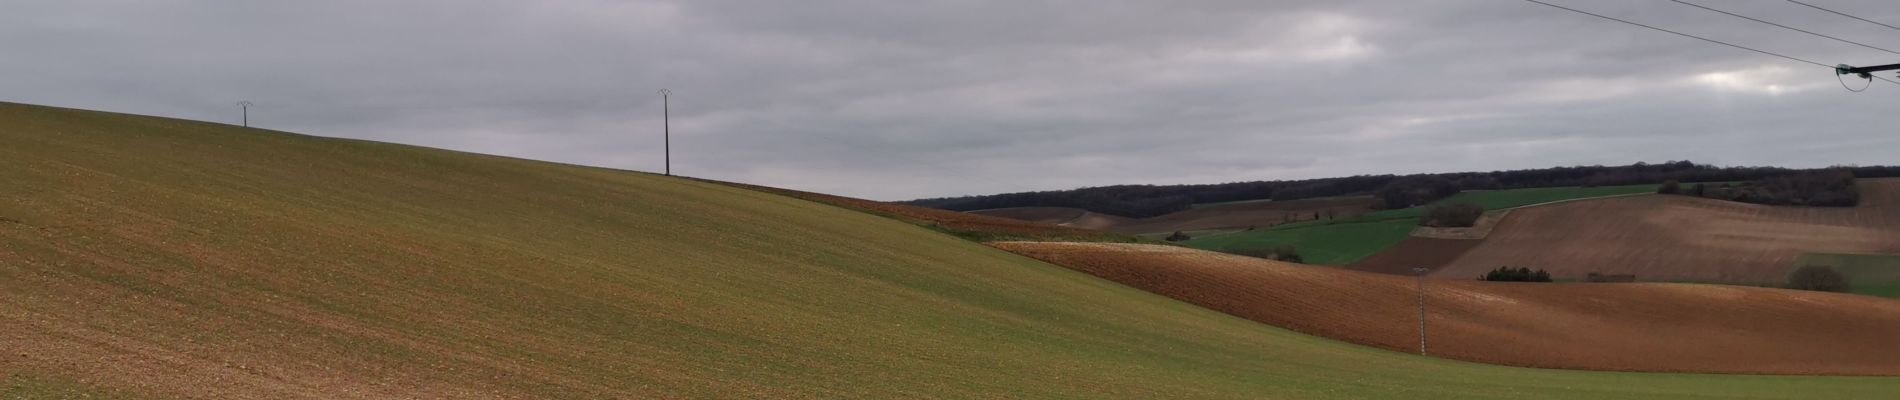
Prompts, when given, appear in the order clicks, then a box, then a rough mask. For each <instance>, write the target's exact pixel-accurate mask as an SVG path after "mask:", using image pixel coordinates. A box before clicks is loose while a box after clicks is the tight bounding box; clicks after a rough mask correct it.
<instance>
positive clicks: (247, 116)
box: [238, 100, 251, 128]
mask: <svg viewBox="0 0 1900 400" xmlns="http://www.w3.org/2000/svg"><path fill="white" fill-rule="evenodd" d="M238 110H239V111H241V112H243V113H244V119H243V120H242V121H243V124H244V127H246V128H249V127H251V101H250V100H245V101H240V102H238Z"/></svg>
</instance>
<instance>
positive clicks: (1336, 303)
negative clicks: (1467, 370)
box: [993, 242, 1900, 375]
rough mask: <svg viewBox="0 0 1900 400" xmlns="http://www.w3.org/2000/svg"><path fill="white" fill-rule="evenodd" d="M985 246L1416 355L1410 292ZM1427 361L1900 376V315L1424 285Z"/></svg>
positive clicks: (1727, 299)
mask: <svg viewBox="0 0 1900 400" xmlns="http://www.w3.org/2000/svg"><path fill="white" fill-rule="evenodd" d="M993 245H995V246H997V247H1000V248H1003V249H1007V250H1011V251H1014V252H1017V253H1020V254H1024V255H1028V256H1030V257H1034V258H1037V259H1041V260H1044V261H1049V262H1051V263H1054V264H1058V265H1063V266H1067V267H1070V268H1073V269H1076V270H1078V271H1083V272H1087V273H1089V274H1091V275H1096V276H1100V277H1103V278H1105V279H1109V280H1112V281H1116V282H1122V283H1124V284H1127V285H1129V286H1134V287H1138V288H1142V289H1146V290H1149V291H1152V292H1155V293H1158V294H1162V295H1166V296H1168V297H1172V298H1176V299H1180V300H1182V301H1186V302H1189V303H1194V304H1198V305H1201V306H1204V307H1208V308H1212V309H1215V310H1220V311H1223V312H1226V313H1229V314H1233V315H1235V316H1239V317H1243V318H1247V319H1251V320H1255V321H1260V322H1263V323H1267V324H1272V325H1275V326H1281V327H1286V328H1288V329H1293V330H1296V331H1300V332H1306V333H1311V334H1314V335H1319V336H1325V337H1330V338H1335V339H1340V340H1345V341H1350V342H1355V343H1363V344H1367V345H1371V346H1377V347H1382V348H1387V349H1391V350H1395V351H1417V350H1418V345H1419V338H1418V319H1417V314H1416V313H1415V312H1416V311H1414V310H1415V308H1414V304H1415V303H1414V302H1415V301H1416V298H1415V296H1416V293H1417V286H1416V285H1417V281H1416V280H1415V279H1413V278H1409V277H1402V276H1394V275H1387V274H1378V273H1368V272H1359V271H1348V270H1342V269H1338V268H1330V267H1319V266H1309V265H1300V264H1291V263H1282V262H1276V261H1269V260H1263V259H1257V258H1251V257H1242V256H1236V255H1229V254H1221V253H1214V252H1209V251H1203V250H1194V249H1185V248H1180V247H1171V246H1155V245H1143V244H1108V243H1047V242H1001V243H994V244H993ZM1427 285H1428V290H1426V298H1425V303H1426V304H1427V305H1428V307H1427V308H1428V309H1429V310H1430V315H1431V317H1430V318H1429V325H1430V332H1431V335H1430V337H1429V346H1428V347H1429V349H1430V353H1431V354H1433V355H1436V356H1440V357H1448V358H1454V359H1460V360H1469V361H1479V362H1487V363H1497V364H1507V365H1521V366H1530V367H1544V368H1573V369H1595V370H1632V371H1687V372H1717V373H1777V374H1854V375H1900V348H1896V347H1894V346H1892V343H1893V340H1894V339H1893V338H1895V337H1900V301H1896V300H1887V299H1879V298H1873V297H1865V296H1856V295H1847V294H1836V293H1822V292H1804V291H1796V290H1783V289H1767V288H1752V287H1734V286H1722V285H1690V284H1667V283H1624V284H1612V283H1596V284H1589V283H1575V284H1556V283H1508V282H1480V281H1473V280H1466V279H1456V280H1441V279H1431V280H1430V282H1428V283H1427Z"/></svg>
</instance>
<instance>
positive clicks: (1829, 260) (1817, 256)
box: [1794, 253, 1900, 298]
mask: <svg viewBox="0 0 1900 400" xmlns="http://www.w3.org/2000/svg"><path fill="white" fill-rule="evenodd" d="M1794 264H1795V266H1796V267H1800V266H1804V265H1825V266H1829V267H1833V268H1834V270H1835V271H1840V272H1841V275H1845V276H1847V281H1848V283H1849V284H1850V285H1852V286H1853V291H1854V293H1860V294H1865V295H1870V296H1880V297H1896V298H1900V254H1837V253H1807V254H1802V255H1801V256H1800V257H1796V258H1795V260H1794Z"/></svg>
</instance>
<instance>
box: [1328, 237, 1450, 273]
mask: <svg viewBox="0 0 1900 400" xmlns="http://www.w3.org/2000/svg"><path fill="white" fill-rule="evenodd" d="M1482 242H1483V241H1482V240H1473V239H1438V238H1428V237H1417V236H1411V237H1406V238H1405V240H1403V241H1399V244H1395V245H1392V247H1389V248H1386V249H1385V250H1380V251H1379V252H1378V253H1373V254H1372V255H1371V256H1367V257H1366V258H1362V259H1359V262H1356V263H1352V265H1349V266H1347V267H1346V268H1347V269H1351V270H1354V271H1365V272H1377V273H1382V274H1396V275H1412V274H1413V272H1412V268H1419V267H1424V268H1431V269H1432V270H1433V271H1436V270H1438V269H1439V268H1443V267H1444V266H1445V265H1447V264H1450V263H1451V262H1452V261H1453V260H1457V259H1458V257H1459V256H1462V255H1464V254H1465V252H1468V251H1471V249H1473V248H1476V247H1478V244H1479V243H1482Z"/></svg>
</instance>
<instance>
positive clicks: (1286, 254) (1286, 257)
mask: <svg viewBox="0 0 1900 400" xmlns="http://www.w3.org/2000/svg"><path fill="white" fill-rule="evenodd" d="M1220 252H1222V253H1227V254H1235V255H1243V256H1248V257H1256V258H1265V259H1268V260H1274V261H1285V262H1292V263H1302V264H1304V263H1306V259H1305V258H1304V257H1300V250H1299V249H1297V248H1294V247H1293V246H1287V245H1280V246H1273V247H1246V248H1225V249H1220Z"/></svg>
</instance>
